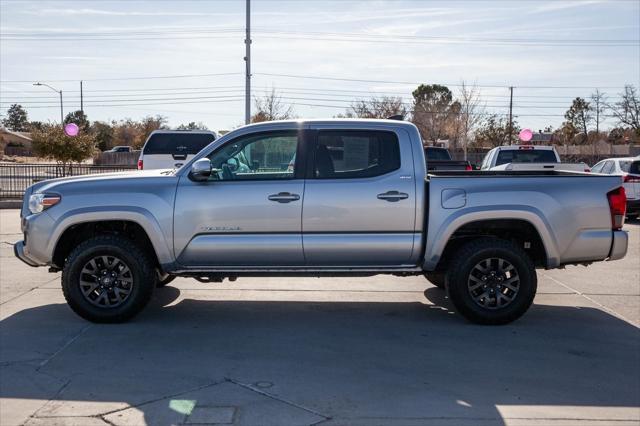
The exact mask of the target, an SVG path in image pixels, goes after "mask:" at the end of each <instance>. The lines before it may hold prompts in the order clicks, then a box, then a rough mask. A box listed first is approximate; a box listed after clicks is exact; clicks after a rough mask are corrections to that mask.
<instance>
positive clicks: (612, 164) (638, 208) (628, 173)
mask: <svg viewBox="0 0 640 426" xmlns="http://www.w3.org/2000/svg"><path fill="white" fill-rule="evenodd" d="M591 171H592V172H593V173H603V174H606V175H620V176H622V182H623V183H622V186H624V190H625V192H626V195H627V217H629V218H637V217H638V216H640V156H638V157H624V158H607V159H605V160H602V161H600V162H599V163H597V164H596V165H595V166H593V167H592V168H591Z"/></svg>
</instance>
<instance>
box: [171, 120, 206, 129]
mask: <svg viewBox="0 0 640 426" xmlns="http://www.w3.org/2000/svg"><path fill="white" fill-rule="evenodd" d="M176 129H177V130H209V128H208V127H207V126H206V125H205V124H204V123H203V122H202V121H198V122H197V123H196V122H195V121H190V122H189V123H187V124H181V125H179V126H178V127H176Z"/></svg>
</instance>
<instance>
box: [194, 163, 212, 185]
mask: <svg viewBox="0 0 640 426" xmlns="http://www.w3.org/2000/svg"><path fill="white" fill-rule="evenodd" d="M211 170H212V169H211V161H209V159H208V158H201V159H199V160H197V161H196V162H195V163H193V164H192V165H191V170H190V171H189V178H190V179H191V180H193V181H195V182H204V181H207V180H209V176H211Z"/></svg>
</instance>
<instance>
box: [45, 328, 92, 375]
mask: <svg viewBox="0 0 640 426" xmlns="http://www.w3.org/2000/svg"><path fill="white" fill-rule="evenodd" d="M92 326H93V324H87V325H85V326H84V327H83V328H82V329H81V330H80V331H79V332H78V333H76V334H75V336H72V337H71V338H70V339H69V340H67V341H66V342H65V343H64V344H63V345H62V346H61V347H60V348H58V350H57V351H55V352H54V353H53V354H51V355H50V356H49V357H48V358H46V359H45V360H44V361H42V362H41V363H40V365H38V367H37V368H36V371H38V372H39V371H40V369H42V368H43V367H45V366H46V365H47V364H48V363H49V361H51V360H52V359H53V358H55V357H56V356H58V354H60V353H61V352H62V351H64V350H65V349H67V348H68V347H69V346H71V344H73V342H75V341H76V340H77V339H78V338H79V337H80V336H82V334H84V332H85V331H87V330H88V329H90V328H91V327H92Z"/></svg>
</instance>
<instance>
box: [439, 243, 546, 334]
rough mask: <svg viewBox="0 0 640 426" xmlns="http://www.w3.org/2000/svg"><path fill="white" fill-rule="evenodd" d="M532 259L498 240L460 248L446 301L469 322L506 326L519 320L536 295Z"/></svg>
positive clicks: (450, 270)
mask: <svg viewBox="0 0 640 426" xmlns="http://www.w3.org/2000/svg"><path fill="white" fill-rule="evenodd" d="M537 283H538V280H537V276H536V270H535V266H534V264H533V262H532V260H531V258H530V257H529V256H528V255H527V253H525V251H524V250H523V249H521V248H520V247H519V246H517V245H515V244H513V243H511V242H509V241H505V240H500V239H497V238H481V239H478V240H475V241H471V242H469V243H467V244H465V245H463V246H462V247H461V248H460V249H459V250H458V251H457V253H456V254H455V255H454V256H453V261H452V262H451V264H450V265H449V272H448V274H447V286H446V287H447V293H448V296H449V299H451V302H452V303H453V305H454V306H455V308H456V309H457V311H458V312H459V313H460V314H462V315H463V316H464V317H465V318H467V319H468V320H469V321H471V322H474V323H476V324H489V325H497V324H507V323H510V322H512V321H515V320H516V319H518V318H520V317H521V316H522V315H523V314H524V313H525V312H526V311H527V310H528V309H529V307H530V306H531V304H532V303H533V299H534V297H535V295H536V289H537Z"/></svg>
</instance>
